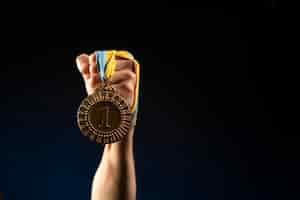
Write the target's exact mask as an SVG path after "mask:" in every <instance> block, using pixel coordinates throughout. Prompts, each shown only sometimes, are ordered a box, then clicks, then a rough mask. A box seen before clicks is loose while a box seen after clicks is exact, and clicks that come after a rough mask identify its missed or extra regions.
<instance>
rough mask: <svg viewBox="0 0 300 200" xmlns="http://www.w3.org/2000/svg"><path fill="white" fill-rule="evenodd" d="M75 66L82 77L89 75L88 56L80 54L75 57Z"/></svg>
mask: <svg viewBox="0 0 300 200" xmlns="http://www.w3.org/2000/svg"><path fill="white" fill-rule="evenodd" d="M76 64H77V68H78V70H79V72H80V73H81V74H82V75H83V76H88V75H89V56H88V55H87V54H80V55H79V56H77V58H76Z"/></svg>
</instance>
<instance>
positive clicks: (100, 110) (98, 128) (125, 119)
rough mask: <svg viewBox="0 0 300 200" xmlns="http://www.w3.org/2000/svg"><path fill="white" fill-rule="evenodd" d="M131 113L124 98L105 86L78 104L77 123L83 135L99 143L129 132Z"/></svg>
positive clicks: (109, 141) (121, 136)
mask: <svg viewBox="0 0 300 200" xmlns="http://www.w3.org/2000/svg"><path fill="white" fill-rule="evenodd" d="M131 121H132V114H131V112H130V109H129V106H128V105H127V103H126V101H125V99H124V98H123V97H122V96H120V95H119V94H118V93H117V92H116V91H115V89H114V88H113V87H111V86H105V87H100V88H97V89H96V91H95V92H94V93H93V94H92V95H89V96H88V97H86V98H85V99H84V100H83V101H82V102H81V104H80V106H79V108H78V113H77V123H78V126H79V128H80V130H81V132H82V134H83V135H84V136H87V137H89V138H90V140H93V141H96V142H97V143H100V144H108V143H113V142H117V141H120V140H121V139H122V138H123V137H124V136H126V135H127V134H128V132H129V128H130V124H131Z"/></svg>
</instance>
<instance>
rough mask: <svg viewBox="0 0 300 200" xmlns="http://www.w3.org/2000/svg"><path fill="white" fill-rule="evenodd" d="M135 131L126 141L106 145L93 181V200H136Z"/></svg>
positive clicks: (131, 132)
mask: <svg viewBox="0 0 300 200" xmlns="http://www.w3.org/2000/svg"><path fill="white" fill-rule="evenodd" d="M133 131H134V128H132V129H131V131H130V134H129V135H128V136H127V137H126V138H125V139H124V140H122V141H120V142H118V143H113V144H107V145H105V147H104V151H103V155H102V159H101V162H100V165H99V167H98V169H97V171H96V173H95V176H94V179H93V185H92V198H91V199H92V200H135V199H136V177H135V166H134V154H133Z"/></svg>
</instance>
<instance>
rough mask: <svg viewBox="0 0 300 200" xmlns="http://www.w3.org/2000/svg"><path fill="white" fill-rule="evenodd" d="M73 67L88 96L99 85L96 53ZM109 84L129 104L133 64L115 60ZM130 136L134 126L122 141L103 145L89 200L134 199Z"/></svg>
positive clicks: (134, 77) (81, 57) (133, 170)
mask: <svg viewBox="0 0 300 200" xmlns="http://www.w3.org/2000/svg"><path fill="white" fill-rule="evenodd" d="M76 64H77V68H78V70H79V72H80V73H81V75H82V78H83V81H84V84H85V88H86V92H87V94H88V95H89V94H92V93H93V92H94V91H95V89H96V88H97V87H98V86H99V84H101V82H100V78H99V73H98V71H97V68H96V56H95V53H92V54H90V55H88V54H81V55H79V56H78V57H77V58H76ZM111 82H112V86H114V87H115V88H116V89H117V90H118V91H119V92H120V94H121V95H122V96H123V97H124V98H125V99H126V101H128V103H129V104H130V105H132V104H133V100H134V92H135V90H134V89H135V84H136V74H135V72H134V68H133V62H132V61H130V60H125V59H121V58H117V65H116V70H115V72H114V74H113V76H112V78H111ZM133 135H134V126H133V127H132V128H131V129H130V133H129V134H128V135H127V136H126V137H125V138H124V139H123V140H122V141H120V142H117V143H113V144H106V145H105V146H104V151H103V154H102V158H101V161H100V164H99V166H98V168H97V171H96V173H95V175H94V178H93V183H92V189H91V200H135V199H136V177H135V166H134V154H133Z"/></svg>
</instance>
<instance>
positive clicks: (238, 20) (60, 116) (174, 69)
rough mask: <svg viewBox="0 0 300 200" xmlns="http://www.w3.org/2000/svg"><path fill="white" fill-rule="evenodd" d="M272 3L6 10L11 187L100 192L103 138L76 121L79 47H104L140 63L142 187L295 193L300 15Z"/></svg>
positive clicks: (225, 195)
mask: <svg viewBox="0 0 300 200" xmlns="http://www.w3.org/2000/svg"><path fill="white" fill-rule="evenodd" d="M260 6H261V7H262V8H261V9H250V10H246V9H242V8H241V9H229V8H228V9H227V8H225V9H223V8H217V9H198V8H191V7H190V8H186V7H177V8H171V7H165V8H163V7H159V8H158V7H154V8H152V9H149V10H145V9H144V10H143V9H138V11H137V12H135V13H133V12H132V11H131V10H126V9H125V8H121V9H120V10H117V11H116V13H119V14H115V15H113V16H112V17H110V18H108V17H106V18H105V15H104V12H103V9H102V12H100V11H99V13H95V12H91V13H90V15H83V14H82V13H80V12H75V11H74V12H72V11H71V12H70V14H69V12H68V13H64V10H62V11H60V13H59V14H62V16H63V17H61V15H57V13H56V10H52V12H51V15H47V18H46V17H45V18H44V15H43V17H41V16H42V15H41V14H43V10H38V12H37V14H32V15H31V16H30V17H29V16H28V15H22V14H20V17H17V18H16V19H13V18H11V20H10V21H8V20H5V17H4V18H2V19H3V21H5V22H6V24H5V26H4V27H3V36H2V38H1V43H2V44H1V48H2V54H1V82H0V84H1V134H0V158H1V160H0V164H1V166H0V191H2V192H3V195H4V199H10V200H15V199H31V200H35V199H89V195H90V188H91V181H92V177H93V175H94V172H95V170H96V167H97V165H98V163H99V161H100V157H101V150H102V147H101V146H99V145H96V144H93V143H91V142H89V141H88V140H87V139H86V138H85V137H83V136H82V135H81V134H80V132H79V129H78V127H77V125H76V112H77V108H78V106H79V103H80V101H81V100H82V99H83V98H84V97H85V95H86V93H85V91H84V85H83V82H82V79H81V77H80V74H79V73H78V71H77V69H76V66H75V57H76V56H77V55H79V54H80V53H83V52H85V53H92V52H93V51H94V50H99V49H125V50H128V51H130V52H131V53H133V54H134V55H135V57H136V59H137V60H138V61H139V62H140V64H141V91H140V92H141V96H140V101H139V102H140V103H139V118H138V124H137V127H136V134H135V141H136V143H135V155H136V169H137V184H138V193H137V197H138V199H216V200H217V199H239V200H240V199H243V200H248V199H249V200H250V199H251V200H252V199H275V198H280V199H297V197H296V195H298V193H299V192H298V190H299V189H298V188H299V181H298V178H299V174H298V168H299V156H298V155H297V145H298V139H299V136H298V135H297V129H294V125H297V123H298V122H297V120H296V118H294V116H293V114H295V113H296V111H295V104H294V103H295V102H296V100H295V96H296V93H297V89H296V86H295V85H296V82H297V78H296V73H295V72H294V71H293V67H295V66H296V64H293V63H291V62H289V61H290V60H291V59H290V58H289V57H293V55H291V54H289V50H290V45H291V46H293V41H292V39H291V36H292V29H293V28H292V27H293V26H290V25H289V24H287V22H288V21H287V20H286V18H284V17H283V14H282V13H281V11H280V10H278V9H277V7H276V6H275V3H274V1H273V2H271V3H270V2H266V1H265V2H264V4H263V5H260ZM84 8H85V7H83V8H82V9H84ZM100 13H101V14H102V15H101V14H100ZM108 14H109V13H108V12H107V15H106V16H109V15H108ZM25 16H26V17H25ZM83 16H84V17H83ZM285 17H286V16H285ZM105 19H106V20H105ZM295 127H296V126H295Z"/></svg>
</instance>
